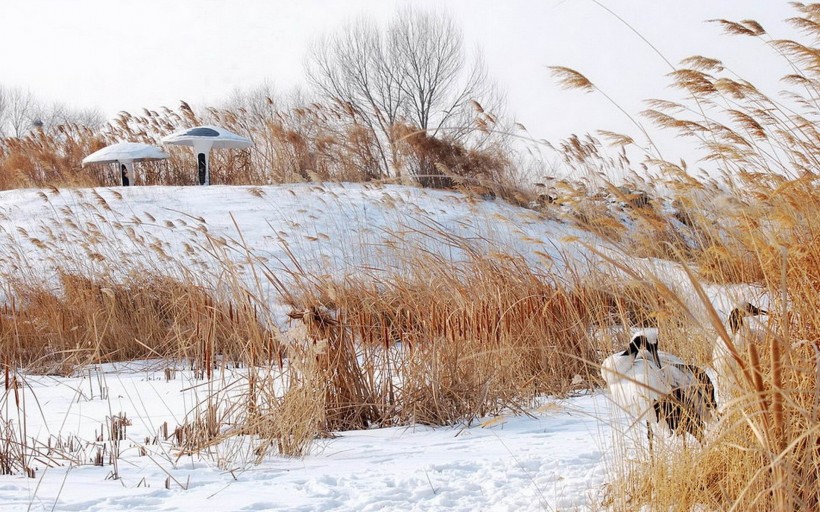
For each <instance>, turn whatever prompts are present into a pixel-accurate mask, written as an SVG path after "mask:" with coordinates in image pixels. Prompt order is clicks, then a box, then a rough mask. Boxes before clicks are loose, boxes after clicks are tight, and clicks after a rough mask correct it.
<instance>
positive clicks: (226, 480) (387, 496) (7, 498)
mask: <svg viewBox="0 0 820 512" xmlns="http://www.w3.org/2000/svg"><path fill="white" fill-rule="evenodd" d="M161 367H162V366H159V365H152V366H149V367H146V368H140V367H136V368H135V367H133V365H132V366H131V367H129V365H118V367H116V368H114V367H112V365H107V366H106V367H105V368H103V369H101V370H100V371H99V373H98V372H97V370H96V369H95V370H93V371H91V372H86V373H85V374H84V375H83V376H80V377H75V378H58V377H51V376H27V377H26V385H27V388H26V389H27V392H26V393H25V396H24V397H23V400H25V402H24V403H25V405H26V406H27V407H29V408H30V409H29V411H31V412H30V414H29V415H28V417H29V421H28V424H27V428H28V432H29V435H32V436H35V437H38V438H40V439H41V440H45V439H47V437H48V434H51V435H52V436H54V437H52V446H56V445H57V442H56V437H57V436H60V437H61V438H62V440H63V441H64V443H63V448H62V449H63V450H67V448H65V446H68V443H67V442H66V441H67V440H68V439H69V438H70V437H71V436H76V437H77V438H80V439H84V440H90V441H93V440H94V439H95V438H96V435H97V434H98V433H99V432H100V431H101V429H102V428H103V424H104V423H105V421H106V417H111V416H115V415H120V414H122V413H124V415H125V416H126V417H127V418H129V419H131V425H130V426H128V427H127V430H126V440H124V441H121V442H120V458H119V460H118V467H117V470H118V473H119V477H120V478H119V479H118V480H113V479H110V476H111V475H112V472H113V471H114V469H115V468H114V466H113V465H112V464H111V463H110V461H109V460H108V457H107V456H106V457H105V464H104V466H101V467H100V466H93V465H91V463H90V459H91V458H93V456H94V454H96V451H97V449H98V448H99V447H101V446H102V445H103V444H107V446H108V447H110V444H111V443H110V442H108V443H106V442H105V441H107V440H108V435H107V434H106V435H105V436H104V438H105V441H103V442H91V443H90V444H82V443H80V442H77V446H75V448H76V450H75V452H74V453H75V456H76V457H77V458H79V459H82V460H83V463H84V465H82V466H78V467H69V466H61V467H52V468H48V467H47V465H46V464H44V463H43V462H34V463H33V464H32V466H34V467H35V468H37V472H36V475H35V478H33V479H32V478H25V477H23V476H4V477H0V510H9V511H12V510H13V511H18V510H83V511H109V510H204V509H207V510H304V511H308V510H499V511H500V510H517V511H524V510H576V509H577V510H583V509H587V508H588V507H590V506H595V504H596V503H598V502H599V500H600V497H601V495H602V489H603V484H604V481H605V477H606V472H605V461H604V453H606V446H607V444H608V443H609V441H610V438H609V436H610V429H609V426H608V424H607V422H602V421H600V420H599V418H601V417H606V407H607V406H606V400H605V397H604V396H603V395H601V394H589V395H583V396H578V397H575V398H570V399H565V400H545V401H544V404H543V405H542V406H541V407H538V408H536V409H533V410H531V411H530V413H531V415H532V416H531V417H530V416H503V417H498V418H493V419H488V420H487V421H485V422H484V423H483V424H474V425H473V426H470V427H466V426H464V425H460V426H455V427H440V428H430V427H423V426H416V427H405V428H385V429H373V430H365V431H351V432H343V433H340V434H339V435H338V437H336V438H333V439H322V440H317V441H316V442H315V443H314V444H313V446H312V448H311V451H310V454H309V455H307V456H306V457H305V458H304V459H290V458H279V457H269V458H267V459H266V460H265V461H264V462H262V463H261V464H260V465H253V464H250V463H247V464H242V463H241V459H242V457H239V459H240V462H238V463H234V466H235V467H227V468H220V467H219V465H218V460H219V454H212V455H211V456H203V457H189V456H182V457H179V458H178V450H176V447H175V446H174V444H173V441H171V440H168V441H165V440H160V441H159V442H158V443H157V444H154V438H155V437H156V436H157V433H158V432H160V431H161V430H162V424H163V423H165V422H167V423H168V424H169V425H170V427H169V428H170V429H171V431H172V430H173V428H174V427H175V426H176V425H177V424H178V422H181V421H182V419H183V418H184V416H185V414H186V412H187V411H188V410H190V409H191V408H192V407H193V405H194V404H195V402H196V401H197V397H196V396H195V393H196V389H197V386H199V387H202V386H204V384H203V382H202V381H193V380H190V374H189V373H188V372H177V373H176V374H175V376H174V379H172V380H166V379H165V374H164V372H163V371H160V370H159V368H161ZM152 368H153V369H152ZM227 378H229V376H228V377H227ZM101 384H102V386H101ZM100 387H103V388H107V389H108V396H107V398H102V397H101V396H100V395H101V393H100ZM34 396H36V397H37V402H36V404H35V402H34V401H33V397H34ZM200 398H201V397H200ZM146 438H149V443H148V444H147V445H146V443H145V439H146ZM81 444H82V446H79V445H81ZM140 447H144V448H145V449H146V452H145V453H144V454H141V453H140ZM220 449H221V450H226V451H227V450H231V449H232V448H231V447H221V448H220ZM237 449H238V448H237ZM250 458H251V457H250V456H249V457H248V459H250ZM248 462H250V461H248ZM169 477H170V480H169ZM166 482H169V487H170V488H166ZM29 507H30V508H29Z"/></svg>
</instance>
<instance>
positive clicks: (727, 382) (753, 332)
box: [712, 302, 768, 407]
mask: <svg viewBox="0 0 820 512" xmlns="http://www.w3.org/2000/svg"><path fill="white" fill-rule="evenodd" d="M767 314H768V312H767V311H765V310H763V309H760V308H759V307H757V306H755V305H753V304H750V303H748V302H744V303H742V304H740V305H739V306H738V307H736V308H734V309H732V311H731V312H730V313H729V317H728V319H727V321H728V324H729V341H731V343H732V345H733V346H734V348H735V351H736V352H737V354H738V356H740V357H743V355H744V354H746V352H747V350H748V345H749V344H750V343H760V342H762V341H763V339H764V338H765V336H766V326H765V323H764V322H762V321H761V320H760V319H758V318H753V317H759V316H761V315H767ZM712 366H713V367H714V369H715V375H716V380H717V388H718V397H719V402H720V405H721V407H724V406H725V405H726V403H727V402H728V401H729V400H731V399H732V398H734V397H735V395H736V394H737V384H738V383H739V382H740V379H741V376H740V374H739V371H740V369H739V366H738V363H737V361H736V360H735V358H734V357H733V356H732V351H731V350H730V349H729V345H728V344H727V343H726V340H725V339H723V337H722V336H719V337H718V339H717V340H716V341H715V347H714V348H713V349H712Z"/></svg>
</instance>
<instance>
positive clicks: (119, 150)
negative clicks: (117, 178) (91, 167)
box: [83, 142, 168, 186]
mask: <svg viewBox="0 0 820 512" xmlns="http://www.w3.org/2000/svg"><path fill="white" fill-rule="evenodd" d="M166 158H168V153H166V152H165V151H163V150H162V149H160V148H158V147H156V146H151V145H149V144H141V143H139V142H117V143H116V144H111V145H110V146H106V147H104V148H102V149H100V150H98V151H95V152H93V153H91V154H90V155H88V156H87V157H85V158H83V167H84V166H86V165H88V164H111V163H117V164H119V170H120V172H121V176H122V184H123V185H124V186H127V185H129V184H130V180H129V179H128V175H129V174H130V175H131V176H133V175H134V162H144V161H146V160H165V159H166Z"/></svg>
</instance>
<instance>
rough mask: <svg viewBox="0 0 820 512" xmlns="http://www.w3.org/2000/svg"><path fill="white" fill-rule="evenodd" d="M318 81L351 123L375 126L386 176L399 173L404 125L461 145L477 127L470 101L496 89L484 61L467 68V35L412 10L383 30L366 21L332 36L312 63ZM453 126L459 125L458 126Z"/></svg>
mask: <svg viewBox="0 0 820 512" xmlns="http://www.w3.org/2000/svg"><path fill="white" fill-rule="evenodd" d="M307 74H308V78H309V80H310V82H311V84H312V85H313V86H314V87H315V88H316V90H317V91H318V92H319V93H320V94H321V95H322V96H324V97H325V98H327V99H329V100H330V101H332V102H335V103H336V105H337V106H338V107H339V111H340V113H341V114H342V116H341V118H342V120H343V121H345V122H353V123H355V124H357V125H360V126H362V127H364V128H365V129H367V130H368V131H369V132H370V134H371V137H372V139H373V141H374V143H375V146H376V148H375V151H376V152H377V153H378V160H379V161H380V167H381V170H380V172H381V173H383V174H386V175H390V174H392V173H399V172H400V169H399V167H400V166H399V165H397V160H396V142H397V134H396V130H395V128H396V127H397V125H398V124H409V125H412V126H413V127H415V128H416V129H418V130H420V131H422V132H424V133H425V134H428V135H430V136H439V135H442V132H443V130H444V129H445V128H446V129H447V130H446V133H443V136H445V137H447V138H449V139H452V140H461V139H462V138H463V137H464V136H465V135H466V134H467V133H468V132H469V130H470V129H471V128H470V127H469V125H470V123H469V122H468V121H465V119H464V114H465V113H467V112H469V105H468V103H469V101H470V100H478V101H481V100H483V99H484V98H483V96H484V95H487V94H488V92H489V91H490V89H491V87H489V86H488V84H487V73H486V70H485V68H484V65H483V63H482V60H481V58H480V57H478V58H476V60H475V61H474V63H473V64H472V66H468V65H467V56H466V52H465V51H464V43H463V36H462V33H461V31H460V30H459V29H458V28H457V27H456V25H455V23H454V22H453V21H452V19H450V18H449V17H448V16H446V15H444V14H440V13H437V14H433V13H427V12H422V11H418V10H415V9H413V8H409V7H408V8H405V9H403V10H401V11H399V12H398V13H397V14H396V16H395V17H394V19H393V20H392V21H391V22H390V23H389V25H388V26H387V29H386V30H384V31H382V30H380V28H379V27H378V26H376V25H375V24H374V23H373V22H372V21H369V20H366V19H360V20H358V21H356V22H354V23H352V24H349V25H347V26H345V27H343V28H342V29H341V30H340V31H338V32H336V33H334V34H332V35H328V36H325V37H324V38H322V39H320V40H319V41H317V42H316V43H315V44H314V45H313V47H312V48H311V50H310V52H309V54H308V59H307ZM450 125H453V126H450Z"/></svg>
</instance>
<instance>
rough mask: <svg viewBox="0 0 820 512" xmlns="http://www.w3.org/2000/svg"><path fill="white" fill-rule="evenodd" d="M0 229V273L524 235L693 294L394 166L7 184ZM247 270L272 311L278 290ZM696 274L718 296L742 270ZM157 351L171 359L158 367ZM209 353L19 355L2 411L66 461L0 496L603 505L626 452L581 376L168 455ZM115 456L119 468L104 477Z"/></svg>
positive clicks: (327, 269)
mask: <svg viewBox="0 0 820 512" xmlns="http://www.w3.org/2000/svg"><path fill="white" fill-rule="evenodd" d="M437 231H438V232H440V233H439V234H438V235H433V236H431V235H430V234H431V233H435V232H437ZM442 234H446V236H442ZM0 243H2V245H3V246H4V249H5V250H4V251H3V252H2V253H0V275H14V276H17V277H18V278H21V279H31V280H34V281H35V282H46V283H51V284H54V285H56V272H57V270H58V269H68V270H70V271H76V272H82V273H87V274H94V273H114V275H116V273H117V272H120V271H122V272H125V270H121V269H119V265H118V264H117V263H118V262H127V263H128V264H127V265H124V266H125V267H126V268H128V267H130V268H134V267H135V266H140V267H142V268H145V269H146V270H148V271H157V272H162V273H167V274H170V275H185V276H202V280H203V282H205V283H209V282H210V281H209V279H212V276H213V274H214V269H215V268H225V265H227V264H230V265H233V266H235V268H237V269H238V271H239V273H240V275H241V276H242V278H243V279H245V281H246V284H247V285H248V286H259V283H258V282H256V281H255V280H254V278H253V274H254V273H253V270H254V269H255V270H259V269H260V268H262V266H264V267H265V268H268V269H270V270H271V271H272V272H274V273H276V274H277V275H278V276H280V277H282V278H283V279H286V280H287V278H288V276H289V274H288V272H293V271H294V260H296V261H298V262H299V263H300V265H301V266H302V267H303V268H304V269H305V271H306V272H309V273H316V274H329V275H334V276H339V277H341V276H347V275H357V274H361V273H362V272H367V273H369V274H374V275H389V274H390V273H397V272H403V271H406V270H407V269H408V268H410V265H411V264H412V261H411V260H408V257H409V256H408V255H412V254H413V253H415V252H417V250H418V248H423V249H425V250H428V251H430V252H432V253H434V254H439V255H441V256H443V257H445V258H449V259H450V260H452V261H455V262H458V261H460V260H464V259H466V258H467V255H466V254H465V251H464V249H465V244H467V245H469V246H470V247H471V248H472V249H474V250H476V251H477V252H478V253H479V254H486V255H492V254H494V253H498V252H500V253H504V254H512V255H519V256H521V257H523V258H525V259H526V261H527V262H529V263H530V265H531V266H532V267H533V268H535V269H537V270H538V271H539V272H542V273H543V274H544V275H545V276H548V277H549V278H552V279H556V280H561V279H563V278H564V275H566V274H568V273H576V274H577V273H578V272H581V273H582V272H583V271H584V269H585V268H589V266H594V265H600V264H601V261H602V260H601V259H600V258H599V257H598V256H597V255H596V254H595V252H594V251H592V250H591V248H592V247H595V248H596V250H598V251H601V252H603V253H605V254H607V255H608V256H609V257H615V258H617V261H627V262H628V264H629V268H633V269H636V270H637V271H639V272H647V271H650V272H654V273H655V274H656V275H657V276H659V278H662V279H664V281H665V282H667V283H668V284H669V285H670V286H672V287H673V288H674V289H676V290H679V291H680V292H681V293H683V294H684V296H688V297H691V301H690V302H691V303H692V304H693V308H694V307H695V306H694V305H696V304H697V303H698V300H697V299H696V295H695V294H694V292H693V290H692V287H691V284H690V283H689V279H688V277H687V275H686V273H685V272H683V271H682V270H681V269H680V268H678V267H677V266H675V265H673V264H671V263H668V262H663V261H660V260H649V259H646V260H637V259H629V257H628V256H626V255H624V254H623V253H617V251H614V250H609V249H606V248H605V246H604V245H603V244H602V243H600V242H599V241H597V240H596V239H595V238H594V237H593V236H591V235H589V234H587V233H584V232H581V231H579V230H577V229H574V228H572V227H571V226H570V225H568V224H566V223H563V222H561V221H560V220H556V219H555V218H551V217H549V216H545V215H543V214H539V213H536V212H532V211H529V210H525V209H521V208H516V207H513V206H511V205H508V204H506V203H504V202H502V201H493V200H482V199H477V198H470V197H465V196H463V195H461V194H459V193H456V192H447V191H431V190H422V189H418V188H410V187H401V186H376V185H349V184H297V185H289V186H269V187H223V186H211V187H123V188H112V189H86V190H83V189H77V190H59V191H58V190H14V191H5V192H0ZM249 254H250V255H252V257H251V256H249ZM261 286H262V288H263V289H262V290H259V291H260V293H261V295H262V296H264V297H266V298H268V299H269V300H270V301H271V302H272V303H274V304H277V306H276V307H278V309H275V312H276V314H278V315H279V320H280V325H282V326H283V328H284V327H285V326H286V321H285V314H284V313H285V307H284V304H283V303H282V299H281V297H279V296H278V295H277V294H276V292H275V290H273V289H271V288H270V287H269V286H267V285H265V284H263V285H261ZM3 291H4V290H0V293H3ZM707 293H708V294H709V295H710V297H711V298H712V300H713V302H714V303H715V305H719V306H720V307H725V306H723V305H724V304H726V303H730V302H731V301H732V300H735V299H734V298H733V297H734V296H735V295H738V296H745V297H748V295H749V294H751V293H756V290H750V289H747V288H744V289H741V288H737V289H726V288H719V287H711V288H708V289H707ZM1 298H2V297H0V299H1ZM750 300H751V299H750ZM168 365H175V370H176V371H175V372H174V375H173V378H172V379H170V380H167V379H166V374H165V368H166V367H167V366H168ZM222 371H223V372H224V373H220V374H218V375H216V376H215V377H214V379H215V380H214V381H213V382H209V383H204V382H203V381H202V380H193V378H192V376H191V374H190V371H188V370H186V369H185V368H184V367H183V366H182V364H181V363H174V362H170V361H153V362H152V361H143V362H135V363H131V364H117V365H106V366H102V367H92V368H87V369H85V370H83V372H82V373H81V374H79V375H75V376H72V377H56V376H38V375H26V374H21V375H19V378H20V379H21V380H22V382H23V384H24V385H23V387H22V388H21V391H20V396H21V399H22V402H21V403H22V407H23V409H24V412H25V413H26V414H25V416H26V418H27V419H26V421H25V423H20V422H18V421H16V419H15V418H16V417H17V416H16V415H17V412H18V411H17V410H16V407H15V403H14V399H13V398H12V397H11V395H6V396H7V399H6V402H5V403H0V407H1V408H2V414H0V419H4V420H9V421H11V424H12V425H14V428H15V429H17V430H18V431H20V430H22V427H23V426H25V432H26V435H27V436H29V437H31V438H34V439H36V440H38V442H40V443H43V444H42V446H48V445H49V443H51V446H55V445H56V444H58V443H61V444H62V448H61V450H62V452H66V451H69V452H71V455H72V456H73V457H74V458H76V459H77V461H78V462H81V464H74V465H68V464H66V463H65V461H64V460H62V459H60V460H59V461H58V462H59V464H47V463H46V462H45V459H44V458H42V457H40V458H39V459H38V460H37V461H35V462H33V463H32V466H33V467H35V469H36V473H35V478H26V477H25V476H22V475H11V476H0V510H9V511H11V510H15V511H16V510H26V509H28V510H83V511H102V510H106V511H108V510H126V509H127V510H167V511H172V510H173V511H187V510H201V509H203V508H208V509H210V510H305V511H307V510H339V511H343V510H470V511H473V510H496V511H503V510H516V511H528V510H586V509H600V508H602V506H601V502H602V499H603V497H604V495H605V488H606V483H607V481H608V480H609V479H610V478H611V472H610V471H608V469H610V468H611V465H612V456H613V454H615V453H619V454H621V453H622V452H620V451H618V450H615V449H613V439H614V438H620V437H622V431H623V427H624V426H625V424H624V423H623V421H628V419H626V420H624V419H623V418H619V417H618V415H617V414H615V415H613V414H611V412H612V411H611V409H610V407H609V403H608V399H607V397H606V395H605V394H603V393H589V394H579V395H577V396H573V397H570V398H567V399H562V400H559V399H553V398H544V399H543V404H542V405H541V406H540V407H537V408H534V409H531V410H529V411H527V412H528V415H522V416H513V415H505V416H501V417H496V418H485V419H484V420H483V421H482V422H479V423H478V424H472V425H456V426H454V427H440V428H430V427H423V426H414V427H404V428H385V429H372V430H365V431H349V432H343V433H338V436H337V437H335V438H331V439H322V440H316V441H315V442H314V443H313V444H312V446H311V449H310V453H308V454H307V456H305V457H304V458H302V459H293V458H283V457H275V456H268V457H267V458H265V459H264V460H263V461H262V462H261V463H260V464H258V465H256V464H253V459H254V456H253V454H252V453H251V452H250V449H249V448H248V445H247V443H246V444H243V441H242V439H241V438H237V439H236V440H232V441H229V442H227V443H225V444H223V445H220V446H219V447H217V448H214V449H213V450H212V451H211V452H210V453H206V454H202V455H199V456H188V455H180V454H179V449H178V447H176V446H175V445H174V444H173V441H172V440H171V439H167V440H166V439H165V438H164V436H158V432H160V430H161V429H162V425H163V424H166V423H167V425H168V428H169V430H170V431H173V429H174V428H175V427H176V426H177V425H180V424H182V423H183V422H184V421H185V418H186V415H187V414H191V413H192V412H194V413H195V411H196V409H197V404H199V403H200V401H201V400H202V399H203V398H204V397H205V396H207V394H208V393H207V390H208V389H213V388H214V387H219V386H224V383H225V382H229V381H231V379H232V374H231V371H236V370H230V369H224V370H222ZM121 413H124V414H125V416H126V417H127V418H129V419H130V420H131V425H130V426H128V427H127V434H126V439H125V440H124V441H121V442H120V450H121V452H120V457H119V458H118V459H116V460H117V466H116V468H115V467H114V466H113V465H112V464H111V462H110V461H109V460H108V458H107V457H105V463H104V465H103V466H94V465H92V464H90V462H89V461H90V460H91V459H93V458H94V455H95V454H96V452H97V450H98V449H99V448H101V447H102V446H103V445H105V446H106V449H107V450H108V449H110V448H111V446H112V443H111V441H109V440H108V439H107V437H106V436H103V438H104V440H102V441H95V439H97V438H98V435H99V433H100V432H102V431H103V430H104V425H105V424H106V422H107V418H111V417H113V416H116V415H120V414H121ZM155 438H156V440H157V442H154V440H155ZM146 439H147V440H148V442H147V443H146ZM635 442H636V443H638V444H639V443H640V442H641V438H640V436H639V435H636V436H635ZM66 446H69V447H70V449H69V448H65V447H66ZM115 472H116V474H117V476H118V477H119V478H117V479H114V478H110V477H112V476H113V475H114V473H115ZM166 486H167V488H166Z"/></svg>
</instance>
